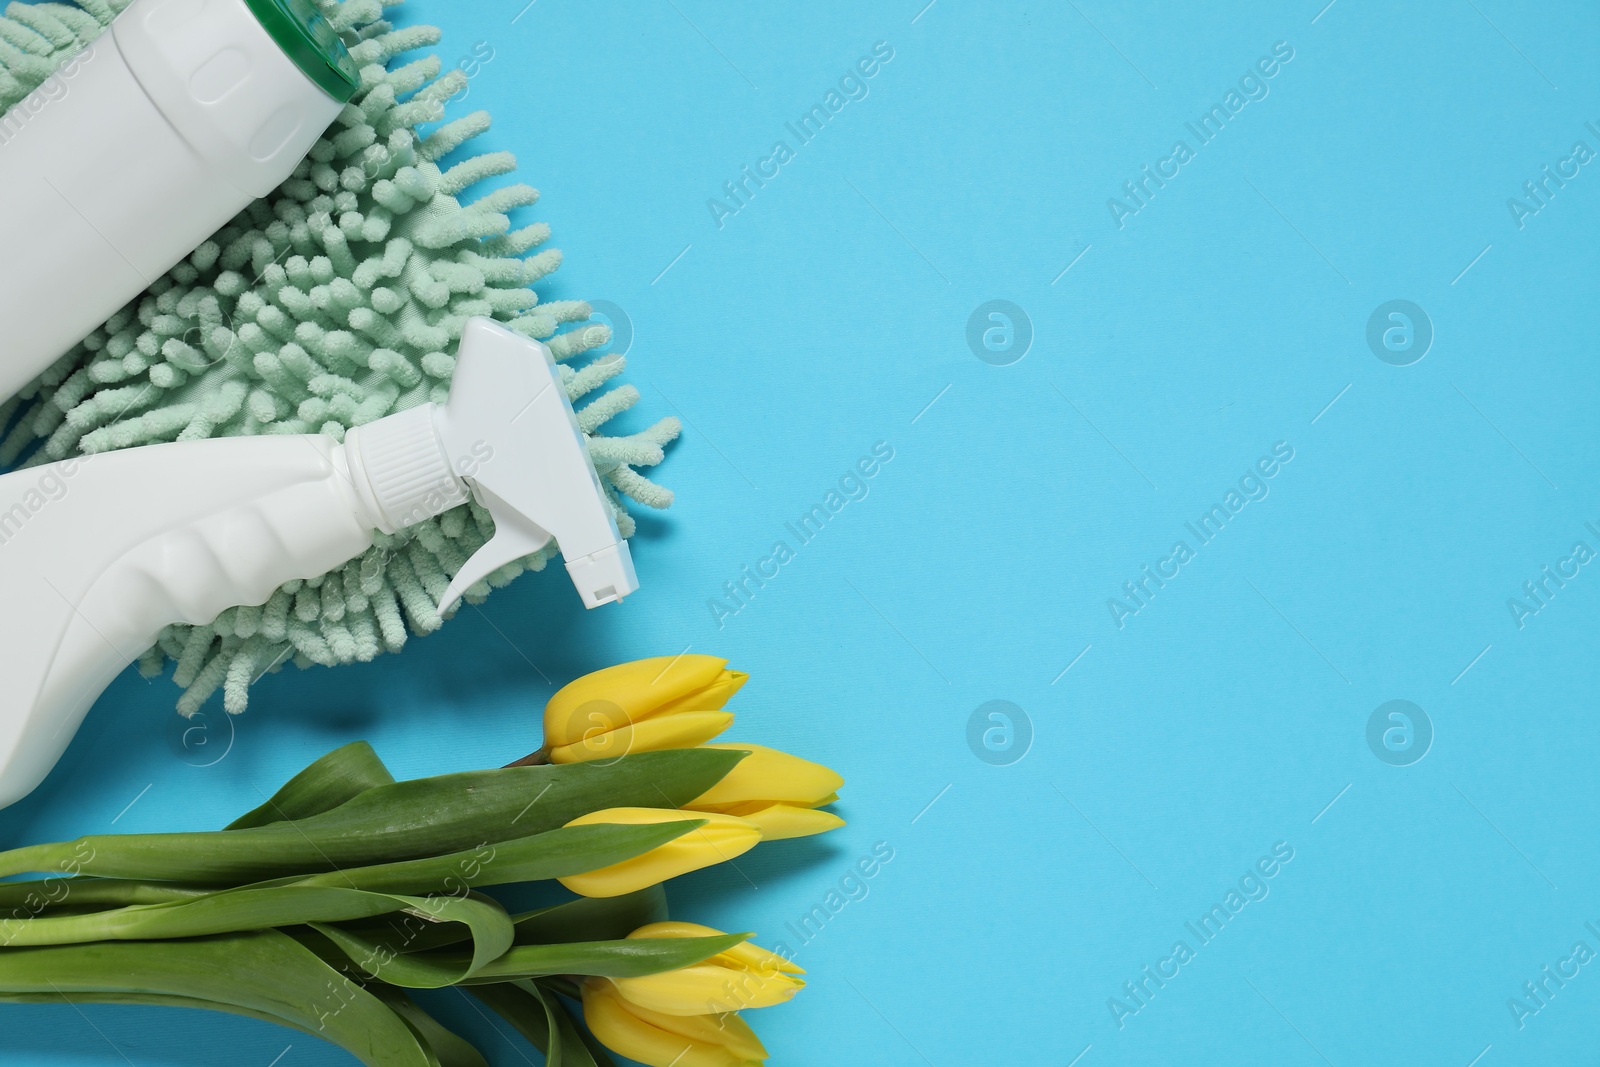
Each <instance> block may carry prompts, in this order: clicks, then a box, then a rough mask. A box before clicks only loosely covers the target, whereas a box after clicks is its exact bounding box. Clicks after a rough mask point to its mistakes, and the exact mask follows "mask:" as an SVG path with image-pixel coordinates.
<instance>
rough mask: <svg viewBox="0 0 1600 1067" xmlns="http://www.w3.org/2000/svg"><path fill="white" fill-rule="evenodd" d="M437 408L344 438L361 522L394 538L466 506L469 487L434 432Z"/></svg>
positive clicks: (388, 420)
mask: <svg viewBox="0 0 1600 1067" xmlns="http://www.w3.org/2000/svg"><path fill="white" fill-rule="evenodd" d="M434 411H435V408H434V405H433V404H422V405H420V406H418V407H414V408H408V409H407V410H405V411H400V412H396V413H395V414H393V415H387V416H385V417H384V418H381V419H379V420H377V421H376V422H370V423H368V424H367V425H365V426H356V427H352V428H351V429H350V431H349V432H348V433H347V434H345V439H344V454H345V462H346V463H347V464H348V465H349V469H350V480H351V482H352V484H354V486H355V489H356V496H357V498H358V504H359V506H360V508H361V510H362V512H363V514H362V520H363V521H364V522H367V523H369V524H370V525H371V526H372V527H373V528H375V529H378V530H381V531H383V532H384V533H386V534H392V533H395V532H397V531H399V530H403V529H405V528H406V527H407V526H414V525H416V524H417V523H419V522H421V521H423V520H424V519H431V518H433V517H434V516H435V515H441V514H443V513H444V512H446V511H448V510H450V509H451V508H453V507H455V506H456V505H458V504H464V503H466V501H467V499H468V496H469V493H468V491H467V487H466V484H465V483H464V482H463V481H462V480H461V478H460V477H459V476H458V475H457V474H456V472H455V471H453V470H452V469H451V467H450V458H449V456H447V455H446V454H445V450H444V445H443V443H442V442H441V441H440V440H439V434H438V432H437V431H436V430H435V428H434Z"/></svg>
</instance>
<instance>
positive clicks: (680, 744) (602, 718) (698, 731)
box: [550, 708, 733, 763]
mask: <svg viewBox="0 0 1600 1067" xmlns="http://www.w3.org/2000/svg"><path fill="white" fill-rule="evenodd" d="M589 714H590V716H591V720H592V723H593V725H592V726H591V728H590V729H589V730H588V731H586V732H585V733H584V734H583V736H582V737H580V738H579V739H578V740H577V741H575V742H573V743H572V744H570V745H556V746H555V747H553V748H551V749H550V762H551V763H580V762H583V761H585V760H613V759H619V758H621V757H623V756H626V755H627V754H628V753H630V752H657V751H660V750H661V749H666V748H693V747H694V746H696V745H698V744H700V743H701V742H702V741H709V740H711V739H712V738H713V737H716V736H717V735H718V734H720V733H721V732H722V731H724V730H726V729H727V728H728V727H729V726H730V725H731V724H732V723H733V713H732V712H728V711H679V712H674V713H670V714H663V715H654V716H652V717H650V718H648V719H645V720H643V721H641V722H636V723H632V724H628V725H623V726H614V725H612V724H611V723H610V722H609V721H608V718H607V716H606V715H605V714H604V713H603V712H601V711H600V710H599V709H595V708H591V709H590V710H589Z"/></svg>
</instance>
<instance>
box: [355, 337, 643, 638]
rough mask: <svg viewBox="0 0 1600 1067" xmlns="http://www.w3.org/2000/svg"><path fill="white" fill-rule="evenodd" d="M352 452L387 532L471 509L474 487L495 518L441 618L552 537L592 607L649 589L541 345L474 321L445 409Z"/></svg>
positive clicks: (417, 411) (403, 418) (399, 420)
mask: <svg viewBox="0 0 1600 1067" xmlns="http://www.w3.org/2000/svg"><path fill="white" fill-rule="evenodd" d="M346 446H347V453H348V454H349V455H350V457H351V465H352V468H359V469H360V471H361V473H362V474H364V475H365V477H364V478H362V479H357V481H358V483H364V484H365V485H366V486H368V487H369V488H370V493H371V495H370V497H368V500H367V503H368V505H369V507H370V508H371V510H372V512H373V516H374V517H375V518H376V519H377V520H378V522H379V525H380V527H381V528H383V529H384V530H385V531H386V532H393V531H394V530H397V529H400V528H402V527H405V526H409V525H411V524H413V523H415V522H419V521H421V520H422V519H425V518H428V517H430V516H432V515H437V514H439V513H441V512H442V511H444V510H445V509H446V508H449V507H454V506H455V505H457V504H460V503H462V502H463V501H465V500H466V490H470V491H471V493H472V496H473V498H474V499H476V500H477V501H478V503H479V504H480V505H482V506H483V507H484V508H485V509H487V510H488V512H489V514H490V516H491V517H492V518H493V519H494V536H493V537H492V538H490V539H489V542H488V543H487V544H485V545H484V546H483V547H482V548H480V549H478V551H477V552H475V553H473V554H472V557H471V558H470V559H468V560H467V561H466V562H465V563H464V564H462V565H461V569H460V570H459V571H457V572H456V576H455V578H454V580H452V581H451V583H450V586H449V588H448V589H446V590H445V593H444V597H443V599H441V600H440V602H439V611H440V613H443V612H445V611H447V610H448V609H449V608H450V606H451V605H452V604H454V603H455V602H456V601H457V600H458V599H459V598H460V597H461V594H463V593H464V592H466V591H467V589H469V588H471V587H472V586H473V585H475V584H477V583H478V582H479V581H481V580H482V579H484V578H486V577H488V576H489V575H490V574H492V573H493V572H494V571H496V570H498V569H499V568H501V567H503V566H505V565H506V564H507V563H510V562H512V561H513V560H517V559H521V558H522V557H523V556H526V555H528V554H529V553H531V552H537V551H538V550H539V549H541V548H543V547H544V546H545V545H547V544H549V543H550V540H551V539H552V538H554V539H555V541H556V543H557V544H559V545H560V546H561V555H562V556H563V557H564V558H565V560H566V563H567V573H568V575H570V576H571V578H572V582H573V584H574V585H576V586H577V587H578V593H579V595H581V596H582V597H583V603H584V606H585V607H590V608H595V607H599V606H600V605H601V604H609V603H610V602H611V601H613V600H621V599H622V598H623V597H624V596H626V595H628V594H629V593H631V592H633V591H634V590H635V589H638V588H639V579H638V577H637V576H636V575H635V574H634V571H633V557H632V556H631V555H630V554H629V552H628V543H627V541H625V540H623V538H622V535H621V534H620V533H619V532H618V531H617V523H616V520H615V519H614V518H613V517H612V514H611V506H610V504H609V503H608V502H607V500H606V495H605V490H604V489H602V488H601V485H600V476H599V475H598V474H596V473H595V469H594V462H593V461H592V460H591V459H590V458H589V449H588V446H587V445H585V444H584V440H583V431H581V430H580V429H579V428H578V419H577V416H576V415H574V414H573V412H572V402H571V401H570V400H568V399H567V391H566V388H565V387H564V386H563V385H562V383H561V375H560V373H559V372H558V371H557V369H556V364H555V359H554V357H552V356H551V354H550V350H549V349H548V348H546V347H545V346H544V345H542V344H540V343H539V342H538V341H535V340H532V339H530V338H527V337H524V336H522V335H521V334H518V333H514V332H512V331H511V330H508V329H506V328H505V327H504V326H502V325H500V324H499V323H496V322H494V321H493V320H491V319H486V318H473V319H469V320H468V321H467V325H466V327H465V329H463V330H462V332H461V347H460V348H459V349H458V350H457V353H456V366H455V375H454V377H453V378H452V379H451V383H450V397H449V400H448V401H447V402H446V404H445V405H444V407H438V406H437V405H434V404H424V405H422V406H421V407H418V408H412V409H410V410H408V411H403V412H400V413H398V414H395V415H390V416H388V417H387V418H383V419H379V420H378V421H377V422H373V423H369V424H368V425H366V426H363V427H360V428H358V429H356V430H352V431H351V433H350V434H349V435H348V436H347V438H346ZM446 465H447V466H446Z"/></svg>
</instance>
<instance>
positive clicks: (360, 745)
mask: <svg viewBox="0 0 1600 1067" xmlns="http://www.w3.org/2000/svg"><path fill="white" fill-rule="evenodd" d="M392 784H394V775H392V774H390V773H389V768H387V767H385V766H384V765H383V760H381V759H379V758H378V754H377V753H376V752H374V751H373V750H372V746H371V745H370V744H368V743H367V742H365V741H354V742H351V743H350V744H348V745H345V746H344V747H343V748H336V749H334V750H333V751H332V752H330V753H328V754H327V755H326V756H323V757H322V758H321V759H318V760H316V761H315V762H313V763H312V764H311V765H310V766H308V767H306V769H305V770H303V771H301V772H300V773H299V774H297V775H295V776H294V777H293V778H291V779H289V781H288V782H286V783H284V786H283V788H282V789H280V790H278V791H277V792H276V793H274V794H273V795H272V797H271V798H270V799H268V800H267V802H266V803H265V804H263V805H261V806H260V807H259V808H256V809H255V810H254V811H248V812H245V813H244V814H243V815H241V816H239V817H238V818H237V819H235V820H233V822H231V823H229V824H228V826H227V828H228V829H229V830H243V829H248V828H249V827H252V826H266V825H269V824H271V823H276V822H284V821H286V820H290V819H305V818H309V817H311V816H313V815H321V814H322V813H323V812H325V811H332V810H333V809H334V808H337V807H338V806H339V805H341V804H343V803H344V802H345V801H347V800H353V799H355V798H356V797H357V796H358V795H359V794H361V793H364V792H366V791H367V790H368V789H372V788H375V787H377V786H380V785H392Z"/></svg>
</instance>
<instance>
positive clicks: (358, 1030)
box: [0, 930, 483, 1067]
mask: <svg viewBox="0 0 1600 1067" xmlns="http://www.w3.org/2000/svg"><path fill="white" fill-rule="evenodd" d="M0 1000H28V1001H31V1002H48V1001H52V1000H56V1001H60V1000H65V1001H70V1002H73V1003H82V1002H85V1001H95V1002H107V1003H126V1004H164V1005H172V1006H184V1007H205V1008H209V1009H211V1010H215V1011H225V1012H230V1013H232V1014H237V1015H246V1016H249V1017H251V1018H256V1019H266V1020H270V1021H272V1022H277V1023H280V1024H282V1025H284V1026H289V1027H292V1028H294V1029H297V1030H300V1031H302V1032H304V1033H308V1034H314V1035H316V1036H318V1037H321V1038H322V1039H324V1040H326V1041H330V1042H332V1043H333V1044H335V1045H338V1046H339V1047H340V1048H343V1049H345V1050H346V1051H348V1052H350V1053H351V1054H352V1055H354V1056H355V1057H356V1058H357V1059H359V1060H360V1061H361V1062H362V1063H364V1064H366V1065H367V1067H481V1065H482V1062H483V1061H482V1060H481V1059H477V1060H472V1059H461V1058H459V1057H458V1056H455V1055H454V1053H452V1058H449V1059H446V1058H442V1057H441V1056H440V1055H438V1054H437V1053H436V1052H435V1051H434V1049H433V1048H432V1047H430V1045H429V1044H428V1042H427V1039H426V1035H424V1034H419V1032H418V1030H417V1029H415V1028H413V1025H412V1024H410V1023H408V1022H407V1021H406V1020H405V1019H404V1018H402V1017H401V1016H400V1015H399V1014H397V1013H396V1011H395V1010H394V1009H393V1008H392V1007H391V1006H390V1005H389V1004H388V1003H386V1002H385V1001H384V1000H383V999H380V998H379V997H378V996H376V995H374V994H373V993H372V992H370V991H368V990H366V989H364V988H362V987H361V986H360V985H357V984H356V983H354V982H352V981H350V980H349V979H348V978H346V977H345V976H344V975H342V974H340V973H339V972H338V971H336V970H334V969H333V968H331V967H329V966H328V965H327V964H326V963H324V962H323V961H322V960H321V959H319V958H317V956H316V955H315V954H314V953H312V952H310V951H309V950H307V949H306V948H305V947H303V946H302V945H300V944H299V943H297V942H296V941H295V940H294V939H293V938H290V937H288V936H286V935H284V934H282V933H280V932H278V931H275V930H263V931H256V932H252V933H248V934H233V935H229V936H225V937H211V938H195V939H192V940H185V941H162V942H155V943H149V944H134V943H129V942H101V943H96V944H88V945H55V946H50V947H47V948H15V949H8V950H6V951H4V952H0Z"/></svg>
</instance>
